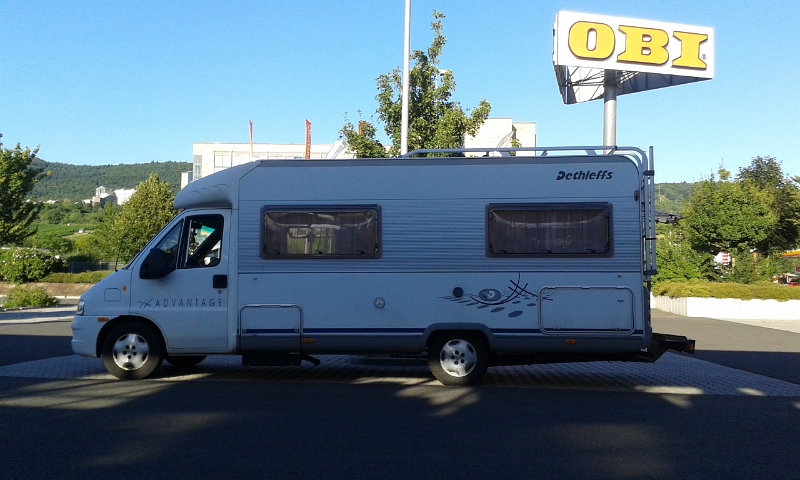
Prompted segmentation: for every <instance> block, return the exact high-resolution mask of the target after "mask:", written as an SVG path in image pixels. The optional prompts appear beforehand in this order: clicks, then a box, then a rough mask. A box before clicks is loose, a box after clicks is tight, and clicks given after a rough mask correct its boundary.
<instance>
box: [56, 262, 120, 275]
mask: <svg viewBox="0 0 800 480" xmlns="http://www.w3.org/2000/svg"><path fill="white" fill-rule="evenodd" d="M101 270H114V262H69V263H67V272H69V273H82V272H97V271H101Z"/></svg>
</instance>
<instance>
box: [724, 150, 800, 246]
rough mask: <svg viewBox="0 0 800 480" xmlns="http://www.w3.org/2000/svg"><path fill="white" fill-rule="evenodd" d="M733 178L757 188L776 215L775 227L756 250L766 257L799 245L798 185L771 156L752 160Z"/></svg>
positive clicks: (799, 194)
mask: <svg viewBox="0 0 800 480" xmlns="http://www.w3.org/2000/svg"><path fill="white" fill-rule="evenodd" d="M736 179H737V181H739V182H741V183H746V182H750V183H752V184H753V185H755V186H756V187H757V188H759V189H760V190H761V191H762V192H763V194H764V195H765V196H766V197H767V198H768V199H769V205H770V209H771V210H772V212H773V213H774V214H775V215H776V216H777V220H776V222H775V226H774V228H773V229H772V230H770V231H769V233H768V235H767V236H766V238H764V239H763V240H762V241H760V242H758V244H757V245H756V248H757V249H758V251H759V252H762V253H765V254H769V253H778V252H782V251H785V250H790V249H792V248H795V247H796V246H797V245H798V242H800V189H798V184H800V182H798V181H797V180H796V179H791V178H789V177H788V176H787V175H784V173H783V170H782V169H781V164H780V162H779V161H778V160H777V159H776V158H774V157H755V158H753V160H752V161H751V163H750V165H749V166H748V167H745V168H740V169H739V175H737V177H736Z"/></svg>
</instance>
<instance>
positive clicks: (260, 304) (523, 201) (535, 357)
mask: <svg viewBox="0 0 800 480" xmlns="http://www.w3.org/2000/svg"><path fill="white" fill-rule="evenodd" d="M604 149H606V150H605V151H604ZM608 149H609V147H603V148H601V147H559V148H528V149H504V150H515V151H517V152H518V155H523V154H524V155H529V156H499V157H463V156H461V154H462V153H463V152H464V150H457V151H452V150H446V151H436V152H435V154H438V155H441V154H442V152H444V154H449V155H451V156H448V157H447V158H441V157H438V158H431V155H432V154H433V153H432V151H420V152H412V153H410V154H409V156H407V157H406V158H393V159H357V160H314V161H298V160H293V161H261V162H253V163H248V164H245V165H240V166H237V167H233V168H229V169H227V170H224V171H221V172H219V173H215V174H214V175H211V176H209V177H206V178H203V179H200V180H198V181H196V182H193V183H191V184H189V185H188V186H187V187H186V188H184V189H183V190H181V191H180V192H179V193H178V195H177V196H176V197H175V208H176V209H178V210H181V212H180V213H179V214H178V215H177V216H176V217H175V218H174V219H173V220H172V221H171V222H170V223H169V224H168V225H167V226H166V227H165V228H164V229H163V230H162V231H161V232H160V233H159V234H158V235H156V236H155V237H154V238H153V239H152V240H151V241H150V243H149V244H148V245H147V247H145V248H144V250H142V252H141V253H139V255H138V256H137V257H136V258H134V259H133V261H131V263H130V264H128V265H127V266H126V267H124V268H123V269H121V270H119V271H117V272H115V273H114V274H112V275H111V276H109V277H107V278H106V279H105V280H103V281H102V282H100V283H98V284H97V285H96V286H95V287H93V288H92V289H91V290H89V291H88V292H86V293H85V294H84V295H83V297H82V299H81V300H80V303H79V305H78V311H77V315H76V316H75V319H74V322H73V324H72V329H73V332H74V334H73V340H72V348H73V350H74V352H75V353H78V354H80V355H84V356H87V357H102V358H103V361H104V363H105V366H106V367H107V369H108V370H109V371H110V372H111V373H112V374H113V375H115V376H116V377H119V378H123V379H125V378H144V377H147V376H150V375H151V374H153V373H154V372H155V371H156V370H157V368H158V367H159V366H160V364H161V362H162V360H166V361H168V362H170V363H172V364H175V365H181V366H191V365H195V364H197V363H199V362H201V361H202V360H203V359H204V358H205V356H207V355H223V354H228V355H241V357H242V362H243V364H244V365H260V366H265V365H299V364H300V362H301V361H302V360H308V361H311V362H312V363H318V361H317V360H316V359H315V358H314V357H313V355H324V354H350V355H376V354H379V355H419V354H424V352H427V355H428V364H429V367H430V369H431V372H432V373H433V375H434V376H435V377H436V378H437V379H439V380H440V381H441V382H442V383H444V384H448V385H470V384H474V383H476V382H478V381H479V380H480V378H481V377H482V376H483V374H484V373H485V371H486V369H487V367H490V366H492V365H508V364H531V363H542V362H565V361H594V360H628V361H655V360H656V359H657V358H658V357H659V356H660V355H661V354H662V353H663V352H664V351H665V350H666V349H675V350H679V351H686V352H692V351H693V350H694V341H693V340H688V339H686V338H685V337H679V336H673V335H662V334H654V333H653V332H652V330H651V327H650V307H649V290H648V287H649V281H650V276H651V275H653V274H654V273H655V239H654V237H655V225H654V222H655V219H654V217H655V213H654V212H655V210H654V204H653V168H652V149H651V150H650V152H649V155H648V154H647V153H645V152H644V151H642V150H639V149H635V148H627V147H626V148H619V149H612V150H608ZM424 154H428V157H424V158H419V155H424Z"/></svg>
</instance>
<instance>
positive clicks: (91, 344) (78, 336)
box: [71, 315, 104, 358]
mask: <svg viewBox="0 0 800 480" xmlns="http://www.w3.org/2000/svg"><path fill="white" fill-rule="evenodd" d="M103 325H104V323H102V322H99V321H98V319H97V317H89V316H85V315H75V317H73V319H72V342H71V344H72V351H73V352H74V353H75V354H77V355H81V356H83V357H91V358H97V335H98V334H99V333H100V329H101V328H103Z"/></svg>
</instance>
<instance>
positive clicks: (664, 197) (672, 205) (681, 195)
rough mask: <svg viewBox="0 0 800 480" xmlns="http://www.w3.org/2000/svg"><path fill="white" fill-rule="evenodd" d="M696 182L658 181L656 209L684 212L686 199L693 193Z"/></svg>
mask: <svg viewBox="0 0 800 480" xmlns="http://www.w3.org/2000/svg"><path fill="white" fill-rule="evenodd" d="M693 186H694V183H686V182H681V183H657V184H656V210H658V211H659V212H666V213H677V214H682V213H683V209H684V208H686V201H687V200H688V199H689V196H690V195H691V194H692V187H693Z"/></svg>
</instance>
